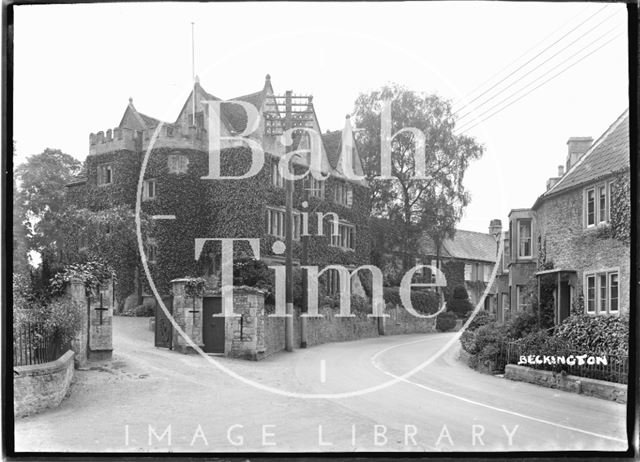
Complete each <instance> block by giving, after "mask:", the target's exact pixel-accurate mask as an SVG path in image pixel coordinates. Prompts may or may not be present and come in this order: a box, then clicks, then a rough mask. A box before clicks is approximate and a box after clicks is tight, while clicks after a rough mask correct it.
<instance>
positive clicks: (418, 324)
mask: <svg viewBox="0 0 640 462" xmlns="http://www.w3.org/2000/svg"><path fill="white" fill-rule="evenodd" d="M385 313H386V314H388V315H389V317H388V318H384V321H383V322H384V335H401V334H424V333H427V332H435V331H436V318H417V317H415V316H413V315H412V314H410V313H409V312H408V311H407V310H405V309H404V307H402V306H395V307H389V306H388V305H387V308H386V310H385Z"/></svg>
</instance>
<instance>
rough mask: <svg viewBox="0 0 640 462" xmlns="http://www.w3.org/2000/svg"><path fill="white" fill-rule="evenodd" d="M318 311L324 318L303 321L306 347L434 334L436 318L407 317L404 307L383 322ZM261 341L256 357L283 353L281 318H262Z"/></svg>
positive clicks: (297, 340) (296, 331) (297, 322)
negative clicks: (304, 322)
mask: <svg viewBox="0 0 640 462" xmlns="http://www.w3.org/2000/svg"><path fill="white" fill-rule="evenodd" d="M318 312H319V313H320V314H322V315H324V317H323V318H308V319H307V320H306V323H307V324H306V332H307V346H308V347H310V346H313V345H320V344H323V343H331V342H346V341H351V340H360V339H364V338H373V337H378V336H379V335H401V334H418V333H431V332H435V318H431V319H420V318H416V317H414V316H412V315H411V314H409V313H408V312H407V311H406V310H405V309H404V308H402V307H399V308H397V309H391V310H387V314H389V315H390V317H388V318H384V320H381V319H378V318H370V317H368V316H367V314H366V313H359V312H358V313H353V314H355V316H354V317H352V318H339V317H337V316H336V315H337V314H338V311H337V310H333V309H331V308H329V307H327V306H324V307H320V308H319V309H318ZM262 322H263V323H264V340H263V341H260V342H259V344H260V345H261V348H262V349H261V350H259V357H260V358H263V357H267V356H269V355H272V354H273V353H277V352H279V351H282V350H284V347H285V344H284V318H272V317H268V316H267V315H266V314H265V315H264V316H263V321H262ZM302 322H303V321H302V318H301V317H300V313H299V311H297V310H296V313H295V317H294V322H293V343H294V347H295V348H300V346H301V343H302V342H301V323H302Z"/></svg>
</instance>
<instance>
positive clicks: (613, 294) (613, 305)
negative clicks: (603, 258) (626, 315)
mask: <svg viewBox="0 0 640 462" xmlns="http://www.w3.org/2000/svg"><path fill="white" fill-rule="evenodd" d="M585 287H586V291H587V307H586V308H587V314H598V315H606V314H617V313H618V310H619V293H618V271H617V270H614V271H608V270H607V271H601V272H598V273H591V274H587V275H585Z"/></svg>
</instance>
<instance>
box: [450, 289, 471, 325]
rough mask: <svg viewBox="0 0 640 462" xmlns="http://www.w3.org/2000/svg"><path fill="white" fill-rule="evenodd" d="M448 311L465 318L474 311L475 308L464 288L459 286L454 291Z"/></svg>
mask: <svg viewBox="0 0 640 462" xmlns="http://www.w3.org/2000/svg"><path fill="white" fill-rule="evenodd" d="M448 310H449V311H453V312H454V313H455V314H456V316H458V317H459V318H463V317H464V316H465V315H466V314H467V313H469V311H472V310H473V306H472V305H471V302H470V301H469V294H468V293H467V289H465V288H464V286H457V287H455V288H454V289H453V295H452V297H451V299H450V300H449V304H448Z"/></svg>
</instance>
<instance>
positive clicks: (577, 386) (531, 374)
mask: <svg viewBox="0 0 640 462" xmlns="http://www.w3.org/2000/svg"><path fill="white" fill-rule="evenodd" d="M504 376H505V377H506V378H507V379H510V380H516V381H520V382H527V383H533V384H535V385H541V386H543V387H549V388H557V389H559V390H564V391H570V392H573V393H581V394H584V395H588V396H594V397H596V398H601V399H607V400H609V401H616V402H618V403H626V402H627V386H626V385H623V384H621V383H613V382H605V381H604V380H595V379H589V378H586V377H577V376H575V375H565V374H561V373H557V372H551V371H540V370H537V369H532V368H530V367H525V366H518V365H515V364H507V366H506V367H505V373H504Z"/></svg>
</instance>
